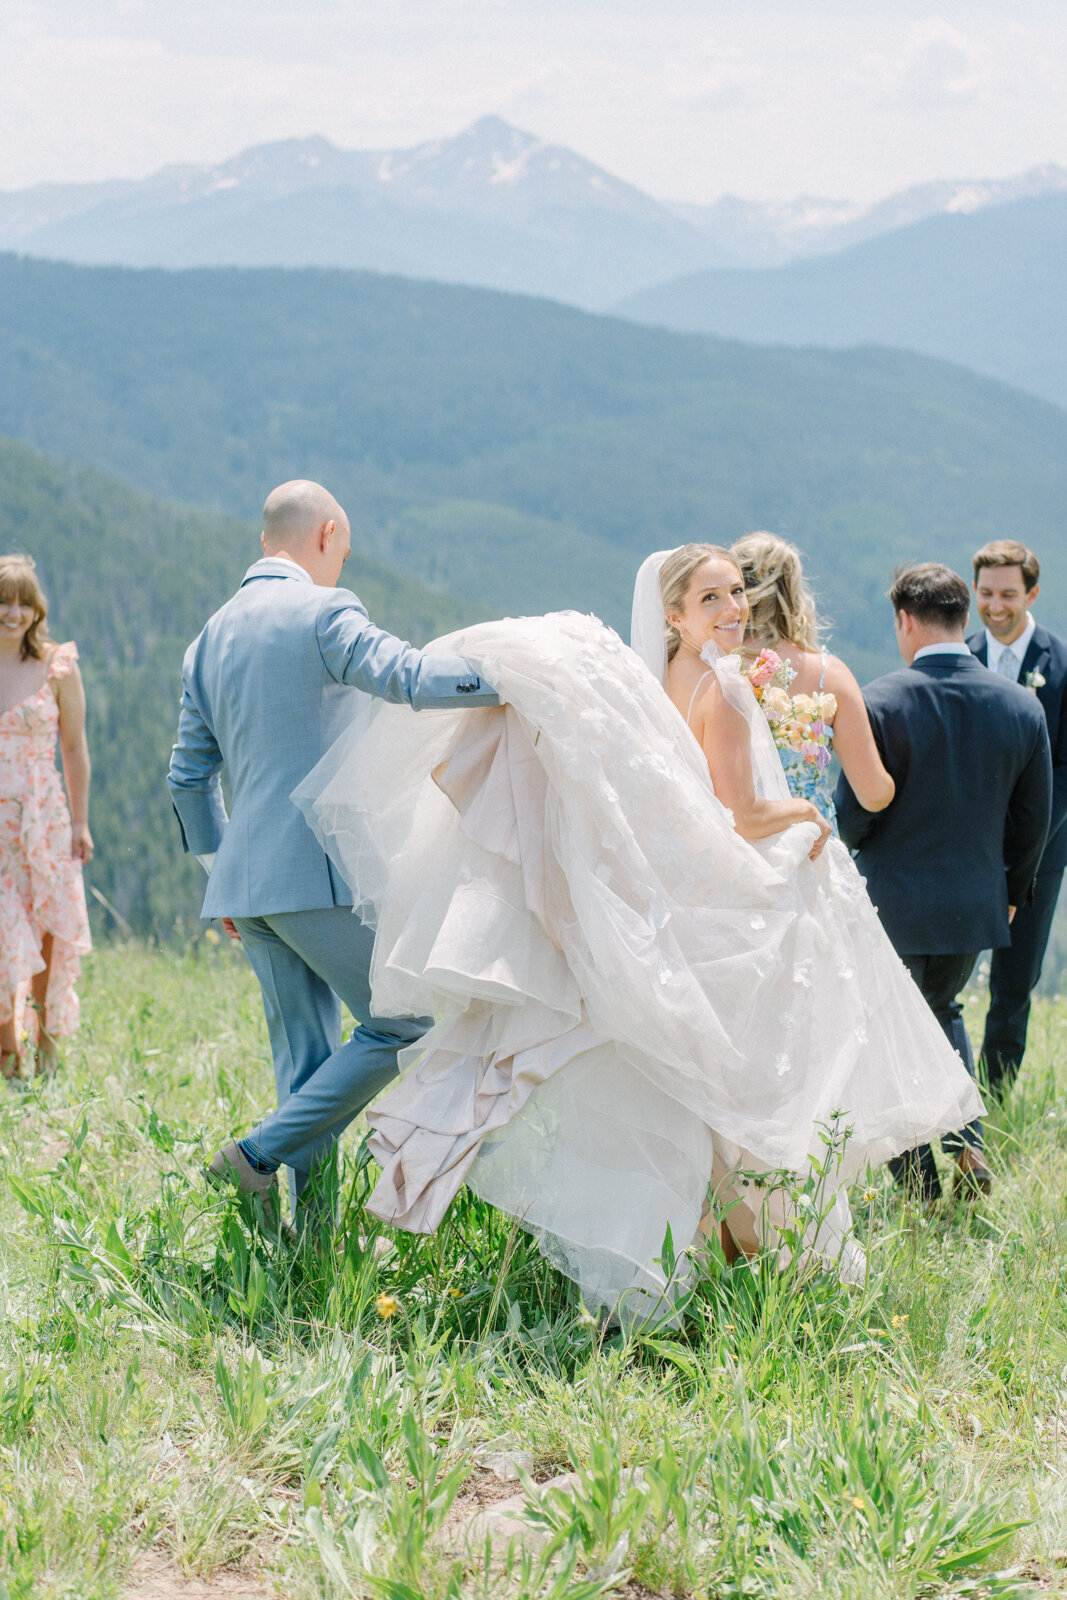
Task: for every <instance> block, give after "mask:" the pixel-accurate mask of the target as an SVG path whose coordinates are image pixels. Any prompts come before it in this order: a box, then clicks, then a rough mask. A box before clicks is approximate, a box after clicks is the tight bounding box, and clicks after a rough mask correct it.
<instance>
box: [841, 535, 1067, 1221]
mask: <svg viewBox="0 0 1067 1600" xmlns="http://www.w3.org/2000/svg"><path fill="white" fill-rule="evenodd" d="M889 598H890V600H891V601H892V603H893V613H894V619H895V623H896V634H897V645H898V647H899V650H900V654H901V656H902V658H903V660H904V661H905V662H906V663H907V665H906V666H905V668H904V670H903V671H901V672H891V673H889V674H887V676H886V677H884V678H878V679H876V680H875V682H874V683H871V684H868V685H867V687H866V688H865V689H864V691H863V697H864V700H865V701H866V704H867V711H868V714H869V716H870V719H871V727H872V728H873V730H874V737H875V740H876V741H877V744H878V748H879V750H880V752H881V756H882V760H883V761H884V762H885V765H886V768H887V770H888V771H889V773H890V774H891V775H892V777H893V779H894V781H895V783H896V794H895V797H894V799H893V801H892V803H891V804H890V805H889V806H888V807H887V808H886V810H885V811H882V812H879V813H874V812H870V811H864V809H863V807H862V806H861V805H860V803H859V801H858V800H857V799H856V796H855V795H854V794H853V792H852V789H851V787H850V786H849V783H848V781H847V779H846V778H845V777H844V776H842V777H841V779H840V780H839V782H838V785H837V795H836V801H837V816H838V825H839V827H840V830H841V837H842V839H843V840H844V841H845V843H846V844H847V845H848V846H849V847H850V848H851V849H853V850H854V851H855V855H856V865H857V866H858V868H859V870H860V872H861V873H862V874H863V876H864V877H865V878H866V880H867V890H868V893H869V894H870V896H871V899H872V901H873V902H874V904H875V906H876V907H877V909H878V915H879V918H880V919H881V922H882V926H883V927H884V928H885V930H886V933H887V934H888V935H889V938H890V940H891V941H892V944H893V946H894V948H895V949H896V951H897V953H898V955H899V956H900V958H901V960H902V961H903V962H904V965H905V966H906V967H907V968H908V970H909V972H910V973H911V975H912V977H913V978H914V979H915V982H916V983H917V984H918V986H919V988H920V989H921V991H922V993H923V995H924V997H925V999H926V1000H927V1002H928V1004H929V1006H930V1008H931V1010H932V1011H933V1012H934V1015H935V1016H936V1017H937V1019H938V1021H939V1022H940V1024H941V1026H942V1028H943V1029H944V1031H945V1033H946V1035H947V1037H948V1039H949V1042H950V1043H951V1044H952V1045H953V1046H954V1047H955V1049H956V1050H958V1052H959V1054H960V1055H961V1057H962V1058H963V1061H964V1064H965V1065H966V1067H967V1069H968V1071H969V1072H971V1073H973V1071H974V1061H973V1058H972V1055H971V1047H970V1043H969V1041H968V1038H967V1030H966V1028H965V1027H964V1025H963V1008H962V1006H961V1005H960V1002H959V994H960V991H961V990H962V989H963V987H964V985H965V984H966V982H967V980H968V978H969V977H970V975H971V972H972V970H973V968H974V964H975V961H976V960H977V959H978V954H979V952H980V951H981V950H985V949H990V948H992V949H998V948H1000V947H1001V946H1003V945H1007V944H1008V943H1009V941H1010V939H1011V932H1010V923H1011V919H1012V917H1013V916H1014V914H1015V910H1016V908H1017V907H1018V906H1021V905H1025V904H1026V902H1027V900H1028V898H1029V895H1030V890H1031V885H1032V883H1033V881H1034V877H1035V875H1036V873H1037V867H1038V862H1039V861H1040V859H1041V852H1042V849H1043V848H1044V844H1045V835H1046V833H1047V831H1048V820H1049V806H1050V796H1051V790H1052V768H1051V762H1050V758H1049V743H1048V734H1047V733H1046V731H1045V718H1044V715H1043V714H1042V711H1041V707H1040V706H1039V705H1038V703H1037V701H1036V700H1035V699H1034V697H1033V695H1030V694H1027V692H1026V690H1025V689H1021V688H1020V687H1019V685H1018V684H1015V683H1009V682H1008V680H1007V679H1006V678H1002V677H1000V676H998V675H997V674H995V673H992V672H987V671H985V669H984V668H983V667H981V666H980V665H979V663H978V662H977V661H976V660H975V658H974V656H973V655H972V654H971V652H970V651H969V650H968V648H967V645H966V643H965V641H964V637H963V632H964V628H965V626H966V623H967V614H968V611H969V609H970V592H969V590H968V588H967V584H966V583H965V582H964V580H963V579H962V578H961V577H959V575H958V574H957V573H955V572H952V571H951V570H950V569H949V568H948V567H942V566H939V565H937V564H936V563H934V562H924V563H921V564H919V565H916V566H912V567H907V568H904V569H903V570H902V571H901V572H899V573H898V574H897V577H896V579H895V581H894V583H893V587H892V588H891V590H890V591H889ZM942 1149H943V1150H945V1151H946V1152H947V1153H949V1154H951V1155H953V1156H954V1157H955V1159H956V1163H957V1165H958V1167H959V1174H958V1176H957V1180H956V1183H957V1187H960V1186H962V1187H964V1188H968V1189H970V1190H972V1191H973V1190H974V1189H981V1190H983V1191H986V1190H988V1188H989V1186H990V1183H991V1181H992V1180H991V1177H990V1173H989V1169H988V1167H987V1166H986V1164H985V1160H984V1157H983V1154H982V1128H981V1123H980V1122H973V1123H971V1124H969V1125H968V1127H966V1128H964V1129H961V1130H959V1131H954V1132H949V1133H947V1134H946V1135H945V1137H944V1139H943V1140H942ZM891 1165H892V1170H893V1173H894V1176H895V1177H896V1178H897V1179H898V1181H900V1182H902V1183H904V1184H905V1185H906V1186H907V1187H909V1188H910V1189H912V1190H913V1191H914V1192H916V1193H917V1194H919V1195H921V1197H922V1198H923V1199H925V1200H934V1199H937V1198H938V1197H939V1196H940V1193H941V1185H940V1179H939V1177H938V1173H937V1167H936V1164H935V1162H934V1157H933V1152H932V1150H931V1149H930V1147H929V1145H920V1146H919V1148H918V1149H917V1150H910V1151H908V1152H907V1154H906V1155H904V1156H901V1157H900V1158H899V1159H898V1160H897V1161H895V1162H893V1163H892V1164H891Z"/></svg>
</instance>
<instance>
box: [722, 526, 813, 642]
mask: <svg viewBox="0 0 1067 1600" xmlns="http://www.w3.org/2000/svg"><path fill="white" fill-rule="evenodd" d="M730 559H731V561H734V562H736V563H737V565H738V566H739V567H740V569H741V576H742V577H743V578H744V580H745V589H746V590H747V592H748V613H749V614H748V632H749V635H750V637H751V638H753V639H755V641H756V643H757V644H760V645H764V646H766V647H768V648H770V649H773V648H774V647H775V646H776V645H777V644H779V643H781V642H782V641H785V643H787V644H797V645H799V646H800V648H801V649H802V650H818V649H819V648H820V645H819V619H818V616H817V614H816V611H815V600H814V598H813V596H812V593H811V590H810V589H809V588H808V586H807V584H806V583H805V582H804V568H803V565H802V563H801V559H800V551H799V550H798V549H797V547H796V545H795V544H790V543H789V541H788V540H787V539H780V538H779V537H778V535H777V534H776V533H746V534H745V537H744V538H743V539H738V541H737V543H736V544H735V545H734V547H733V550H732V551H731V553H730Z"/></svg>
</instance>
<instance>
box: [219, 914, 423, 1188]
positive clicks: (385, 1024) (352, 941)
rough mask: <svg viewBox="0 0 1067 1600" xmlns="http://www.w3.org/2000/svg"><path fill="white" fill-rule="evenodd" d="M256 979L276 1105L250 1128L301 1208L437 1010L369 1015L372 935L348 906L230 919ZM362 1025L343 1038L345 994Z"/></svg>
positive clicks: (253, 1140)
mask: <svg viewBox="0 0 1067 1600" xmlns="http://www.w3.org/2000/svg"><path fill="white" fill-rule="evenodd" d="M234 920H235V922H236V926H237V929H238V931H239V933H240V935H241V939H242V941H243V943H244V947H245V954H246V955H247V956H248V959H249V961H250V963H251V965H252V969H253V971H254V972H255V974H256V977H257V978H258V979H259V987H260V989H261V991H262V994H263V1009H264V1011H265V1012H266V1017H267V1031H268V1033H269V1035H270V1048H271V1055H272V1056H273V1059H274V1081H275V1084H276V1086H277V1091H278V1109H277V1111H272V1112H271V1113H270V1115H269V1116H267V1117H264V1119H263V1121H262V1122H261V1123H260V1124H259V1126H258V1127H256V1128H254V1129H253V1130H252V1132H251V1133H250V1134H249V1135H248V1139H249V1142H250V1143H251V1144H252V1145H253V1146H254V1147H255V1148H256V1149H258V1150H259V1151H260V1153H261V1154H262V1155H264V1156H266V1157H267V1158H268V1159H269V1160H271V1161H278V1162H284V1164H285V1165H286V1166H287V1167H288V1168H289V1197H290V1201H291V1203H292V1204H293V1205H294V1206H295V1205H296V1201H297V1199H298V1198H299V1196H300V1193H301V1191H302V1190H303V1189H304V1187H305V1186H306V1184H307V1181H308V1178H309V1177H310V1175H311V1172H312V1170H313V1169H314V1168H315V1167H316V1166H317V1165H319V1164H320V1163H321V1162H322V1161H323V1160H324V1158H326V1157H330V1156H332V1153H333V1151H334V1150H335V1148H336V1142H337V1139H338V1138H339V1137H340V1135H341V1134H342V1133H343V1132H344V1130H345V1128H347V1127H348V1124H349V1123H350V1122H351V1121H352V1119H353V1118H354V1117H356V1116H358V1115H359V1113H360V1112H361V1111H362V1110H363V1108H364V1106H366V1105H368V1104H369V1102H370V1101H371V1100H373V1099H374V1097H375V1095H376V1094H377V1093H378V1092H379V1090H380V1089H382V1088H383V1087H384V1086H385V1084H387V1083H388V1082H389V1080H390V1078H393V1077H395V1076H396V1070H397V1069H396V1055H397V1051H398V1050H402V1049H403V1048H404V1046H405V1045H408V1044H411V1043H412V1042H413V1041H414V1040H416V1039H418V1038H419V1037H420V1035H421V1034H423V1033H425V1031H426V1029H427V1028H428V1027H429V1026H430V1022H431V1021H432V1018H422V1019H420V1018H416V1017H372V1016H371V1012H370V978H369V972H370V959H371V951H372V949H373V946H374V934H373V932H372V930H371V929H370V928H365V927H364V926H363V924H362V922H361V921H360V919H359V917H358V916H356V915H355V914H354V913H353V911H352V909H351V907H348V906H327V907H326V908H325V909H323V910H319V911H284V912H278V913H276V914H274V915H273V916H264V917H237V918H235V919H234ZM338 996H340V1000H343V1001H344V1003H345V1005H346V1006H347V1007H348V1009H349V1011H351V1013H352V1015H353V1016H354V1017H355V1019H356V1021H357V1023H359V1026H358V1027H357V1028H356V1029H355V1030H354V1032H353V1034H352V1036H351V1038H350V1039H349V1040H348V1041H347V1042H346V1043H342V1042H341V1005H340V1000H339V999H338Z"/></svg>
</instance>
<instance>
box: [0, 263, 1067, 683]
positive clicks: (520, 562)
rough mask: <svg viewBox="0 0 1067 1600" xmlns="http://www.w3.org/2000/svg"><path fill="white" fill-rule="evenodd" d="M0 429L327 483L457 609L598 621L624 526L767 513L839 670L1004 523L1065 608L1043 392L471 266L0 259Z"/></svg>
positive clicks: (887, 655)
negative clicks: (908, 592)
mask: <svg viewBox="0 0 1067 1600" xmlns="http://www.w3.org/2000/svg"><path fill="white" fill-rule="evenodd" d="M0 431H6V432H7V433H9V434H12V435H14V436H16V437H18V438H19V439H21V440H23V441H24V442H26V443H29V444H31V445H33V446H34V447H36V448H38V449H41V450H45V451H47V452H48V453H50V454H53V455H56V456H59V457H62V458H66V459H70V460H75V461H80V462H83V463H87V464H94V465H97V466H100V467H104V468H106V469H107V470H109V471H112V472H115V473H117V474H119V475H120V476H122V477H123V478H126V479H129V480H131V481H134V482H136V483H138V484H139V485H141V486H142V487H145V488H147V489H150V490H151V491H153V492H155V493H158V494H161V495H164V496H166V497H167V498H169V499H177V500H182V501H187V502H194V503H197V504H199V505H201V506H205V507H210V508H213V509H216V510H219V511H224V512H230V513H233V514H235V515H238V516H242V517H254V516H256V515H258V510H259V507H260V505H261V503H262V500H263V496H264V494H265V492H266V490H267V489H269V488H270V487H271V485H272V484H274V483H276V482H278V481H279V480H281V479H283V478H286V477H290V476H293V475H296V474H307V475H310V476H314V477H318V478H321V479H322V480H324V481H325V482H327V483H328V484H329V485H330V487H331V488H333V489H334V491H335V492H336V493H337V494H338V495H339V496H340V497H341V498H342V500H343V501H344V502H345V503H346V504H347V506H348V508H349V510H350V511H351V512H352V515H353V523H354V528H355V532H356V538H357V544H361V545H362V547H364V548H366V549H369V550H370V551H371V552H372V553H374V554H375V555H376V556H378V557H379V558H380V559H383V560H386V561H388V562H389V563H390V564H391V565H393V566H396V567H398V568H399V569H400V570H401V571H403V572H405V573H408V574H410V575H412V576H413V577H418V578H420V579H422V580H424V581H426V582H429V583H430V584H432V585H436V586H440V587H442V588H444V589H447V590H450V591H451V592H452V593H454V594H456V595H459V596H461V597H462V608H463V610H464V613H465V614H469V613H470V612H472V611H473V610H475V609H477V608H484V609H486V610H489V611H493V612H496V613H498V614H499V613H506V612H515V611H538V610H542V609H545V608H547V607H554V606H567V605H570V606H576V607H579V608H581V609H586V610H594V611H597V612H598V613H599V614H600V615H602V616H604V617H606V618H607V619H608V620H609V621H611V622H613V623H614V624H615V625H617V626H620V627H622V628H625V627H626V625H627V621H628V613H629V594H630V585H631V582H632V577H633V573H634V570H635V568H636V566H637V564H638V562H639V560H640V559H641V557H642V556H643V555H644V554H645V553H646V552H647V551H648V550H650V549H654V548H657V547H662V546H666V545H673V544H677V543H679V542H680V541H682V540H685V539H691V538H710V539H716V540H730V539H733V538H734V537H736V536H737V535H738V534H740V533H742V532H744V531H746V530H748V529H751V528H753V527H761V526H762V527H772V528H775V529H777V530H779V531H781V532H783V533H785V534H787V535H789V536H790V537H792V538H794V539H796V540H797V541H798V542H799V543H800V545H801V546H802V547H803V549H804V550H805V551H806V553H807V555H808V558H809V561H810V565H811V568H812V571H813V573H814V575H815V578H816V580H817V582H818V585H819V587H820V589H821V592H822V595H823V599H824V602H825V605H826V609H827V610H828V612H829V613H830V616H831V618H832V620H833V623H834V638H835V641H836V642H837V643H838V645H839V646H840V648H841V649H842V651H843V652H844V653H846V654H848V655H849V657H850V659H852V660H853V661H854V663H855V665H856V666H857V669H858V670H859V671H860V672H861V674H862V673H870V672H873V671H874V670H877V669H879V668H881V667H882V666H884V665H886V664H888V663H890V662H891V661H892V658H893V645H892V634H891V628H890V625H889V616H888V607H887V606H886V603H885V600H884V593H885V588H886V585H887V582H888V579H889V575H890V572H891V569H892V568H893V566H894V565H895V564H896V563H897V562H899V561H901V560H903V559H906V558H908V557H912V556H918V555H928V556H937V557H941V558H944V559H947V560H950V561H952V562H954V563H956V564H957V565H960V566H963V565H964V564H965V562H966V560H967V557H968V555H969V554H970V552H971V551H972V550H973V549H974V548H975V546H976V545H977V544H979V543H981V542H982V541H984V540H985V539H987V538H990V537H995V536H999V535H1003V534H1005V533H1012V534H1016V535H1019V536H1021V537H1024V538H1026V539H1029V540H1031V541H1032V542H1033V543H1034V544H1035V545H1036V546H1037V547H1038V548H1039V550H1040V551H1041V552H1042V554H1043V555H1044V556H1045V558H1046V564H1047V567H1048V583H1047V586H1046V591H1045V594H1044V595H1043V598H1042V608H1043V614H1044V615H1045V616H1046V617H1047V618H1048V619H1049V620H1050V621H1052V622H1053V623H1054V624H1060V625H1062V623H1063V622H1065V621H1067V571H1064V568H1065V567H1067V562H1065V561H1064V560H1063V557H1064V556H1065V555H1067V550H1065V540H1064V530H1065V509H1064V508H1065V507H1067V415H1065V414H1064V413H1063V412H1062V411H1060V410H1059V409H1058V408H1057V407H1055V406H1053V405H1050V404H1047V403H1045V402H1042V401H1039V400H1035V399H1032V398H1030V397H1027V396H1024V395H1022V394H1019V393H1017V392H1016V391H1014V390H1011V389H1008V388H1005V387H1004V386H1002V385H1000V384H997V383H995V382H991V381H988V380H984V379H979V378H976V377H975V376H974V375H973V374H971V373H969V372H967V371H964V370H962V369H960V368H955V367H951V366H947V365H945V364H942V363H939V362H934V361H931V360H928V359H925V358H923V357H918V356H911V355H906V354H901V353H898V352H892V351H885V350H874V349H865V350H858V351H851V352H828V351H812V350H782V349H754V348H749V347H746V346H742V345H737V344H729V343H724V342H721V341H716V340H712V339H707V338H702V337H697V336H691V335H680V334H672V333H668V332H664V331H661V330H656V329H652V328H643V327H637V326H634V325H632V324H629V323H626V322H623V321H619V320H614V319H611V318H605V317H594V316H590V315H586V314H584V313H582V312H579V311H575V310H572V309H569V308H567V307H564V306H560V305H556V304H552V303H550V302H545V301H538V300H532V299H524V298H520V297H515V296H507V295H502V294H494V293H491V292H489V291H485V290H472V289H463V288H455V287H449V286H444V285H439V284H429V283H415V282H408V281H405V280H402V279H394V278H384V277H376V276H374V275H370V274H360V273H344V272H333V271H329V272H327V271H323V272H315V271H302V272H296V271H293V272H284V271H276V270H271V271H267V270H264V271H241V270H236V269H231V270H210V271H209V270H204V271H191V272H174V273H171V272H156V271H152V272H135V271H124V270H120V269H107V268H88V267H74V266H68V265H63V264H60V263H51V262H42V261H33V260H27V259H21V258H18V257H14V256H7V257H0Z"/></svg>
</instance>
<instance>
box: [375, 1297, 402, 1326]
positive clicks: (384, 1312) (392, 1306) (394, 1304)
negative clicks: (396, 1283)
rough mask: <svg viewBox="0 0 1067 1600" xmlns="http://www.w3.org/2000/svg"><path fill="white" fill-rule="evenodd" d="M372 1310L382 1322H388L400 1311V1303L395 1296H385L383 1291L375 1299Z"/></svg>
mask: <svg viewBox="0 0 1067 1600" xmlns="http://www.w3.org/2000/svg"><path fill="white" fill-rule="evenodd" d="M374 1309H375V1311H376V1312H377V1313H378V1315H379V1316H380V1317H381V1319H382V1321H383V1322H388V1321H389V1318H390V1317H395V1316H396V1314H397V1312H398V1311H399V1310H400V1301H399V1300H398V1299H397V1298H396V1296H395V1295H392V1294H386V1292H385V1290H384V1289H383V1290H382V1292H381V1294H380V1295H378V1296H377V1297H376V1298H375V1301H374Z"/></svg>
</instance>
